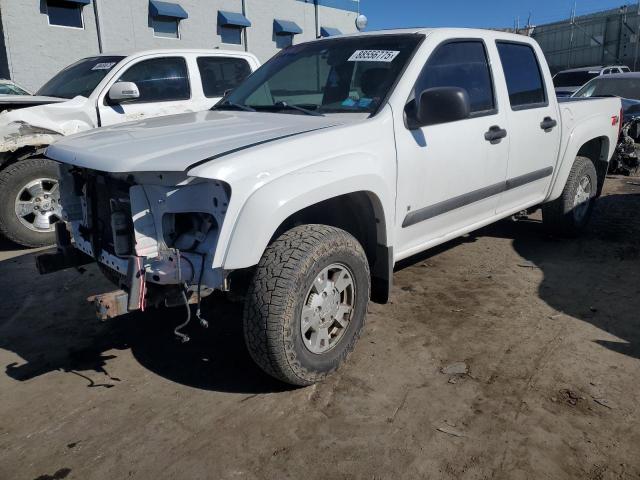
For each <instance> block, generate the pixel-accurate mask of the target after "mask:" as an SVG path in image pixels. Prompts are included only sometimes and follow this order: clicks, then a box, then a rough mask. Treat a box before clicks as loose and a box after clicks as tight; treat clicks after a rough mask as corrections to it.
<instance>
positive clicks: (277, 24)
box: [273, 19, 302, 35]
mask: <svg viewBox="0 0 640 480" xmlns="http://www.w3.org/2000/svg"><path fill="white" fill-rule="evenodd" d="M273 31H274V32H275V34H276V35H298V34H299V33H302V29H301V28H300V27H299V26H298V24H297V23H296V22H292V21H290V20H277V19H276V20H274V21H273Z"/></svg>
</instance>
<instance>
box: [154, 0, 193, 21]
mask: <svg viewBox="0 0 640 480" xmlns="http://www.w3.org/2000/svg"><path fill="white" fill-rule="evenodd" d="M149 13H150V14H151V16H152V17H172V18H180V19H184V18H189V14H188V13H187V11H186V10H185V9H184V8H182V7H181V6H180V5H178V4H177V3H169V2H161V1H159V0H150V1H149Z"/></svg>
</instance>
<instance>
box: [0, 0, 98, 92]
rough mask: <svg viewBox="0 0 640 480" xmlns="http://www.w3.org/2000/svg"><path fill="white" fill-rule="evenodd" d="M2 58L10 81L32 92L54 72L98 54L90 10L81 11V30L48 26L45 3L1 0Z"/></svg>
mask: <svg viewBox="0 0 640 480" xmlns="http://www.w3.org/2000/svg"><path fill="white" fill-rule="evenodd" d="M0 7H1V10H2V29H3V32H4V43H5V48H6V50H5V54H6V57H7V63H8V66H9V72H10V74H11V79H13V80H15V81H16V82H17V83H19V84H20V85H23V86H24V87H26V88H28V89H31V90H35V89H36V88H38V87H40V86H41V85H42V84H43V83H44V82H45V81H46V80H47V79H49V78H50V77H51V76H52V75H53V74H54V73H55V72H57V71H59V70H60V69H61V68H63V67H65V66H67V65H68V64H70V63H72V62H74V61H75V60H78V59H80V58H82V57H85V56H87V55H91V54H94V53H96V52H98V37H97V35H96V24H95V18H94V16H93V10H92V8H91V6H90V5H89V6H87V7H85V8H84V9H83V20H84V29H76V28H65V27H56V26H50V25H49V18H48V16H47V15H46V14H44V13H43V12H45V11H46V10H45V9H46V5H45V2H44V0H24V1H16V0H1V1H0Z"/></svg>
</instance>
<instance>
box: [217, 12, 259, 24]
mask: <svg viewBox="0 0 640 480" xmlns="http://www.w3.org/2000/svg"><path fill="white" fill-rule="evenodd" d="M218 25H220V26H222V27H236V28H244V27H250V26H251V22H250V21H249V19H248V18H247V17H245V16H244V15H242V14H241V13H235V12H223V11H222V10H218Z"/></svg>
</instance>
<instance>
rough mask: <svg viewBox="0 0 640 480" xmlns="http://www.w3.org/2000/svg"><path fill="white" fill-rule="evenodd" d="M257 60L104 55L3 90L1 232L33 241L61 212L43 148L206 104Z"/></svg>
mask: <svg viewBox="0 0 640 480" xmlns="http://www.w3.org/2000/svg"><path fill="white" fill-rule="evenodd" d="M258 66H259V63H258V60H257V59H256V57H255V56H253V55H251V54H249V53H245V52H235V51H224V50H151V51H142V52H135V53H123V54H104V55H96V56H94V57H89V58H85V59H82V60H80V61H78V62H76V63H74V64H73V65H70V66H68V67H67V68H65V69H63V70H62V71H61V72H60V73H58V74H57V75H56V76H54V77H53V78H52V79H51V80H49V81H48V82H47V83H46V84H45V85H43V86H42V87H41V88H40V89H39V90H38V92H36V94H35V95H34V96H21V97H19V98H17V97H11V98H9V97H0V109H1V110H3V112H2V113H0V169H1V170H0V185H1V186H2V188H1V189H0V205H1V206H0V234H3V235H4V236H6V237H7V238H9V239H11V240H13V241H14V242H16V243H18V244H21V245H24V246H29V247H36V246H42V245H49V244H52V243H54V242H55V236H54V225H55V222H56V221H58V220H59V219H60V218H61V214H60V206H59V194H58V183H57V173H56V167H55V164H53V163H51V162H50V161H48V160H46V159H44V158H43V155H42V153H43V151H44V149H45V148H46V147H47V146H48V145H51V144H53V143H55V142H56V141H58V140H59V139H60V138H62V137H64V136H67V135H72V134H74V133H78V132H83V131H87V130H91V129H93V128H97V127H104V126H109V125H115V124H119V123H124V122H130V121H134V120H144V119H149V118H154V117H159V116H165V115H171V114H176V113H184V112H197V111H200V110H207V109H209V108H211V106H213V105H215V103H217V102H218V101H219V100H220V98H222V97H223V96H224V94H225V93H226V92H227V91H229V90H231V89H233V88H235V87H236V86H237V85H238V84H239V83H240V82H241V81H242V80H244V79H245V78H246V77H247V76H249V75H250V74H251V73H252V72H253V71H254V70H255V69H256V68H257V67H258Z"/></svg>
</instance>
